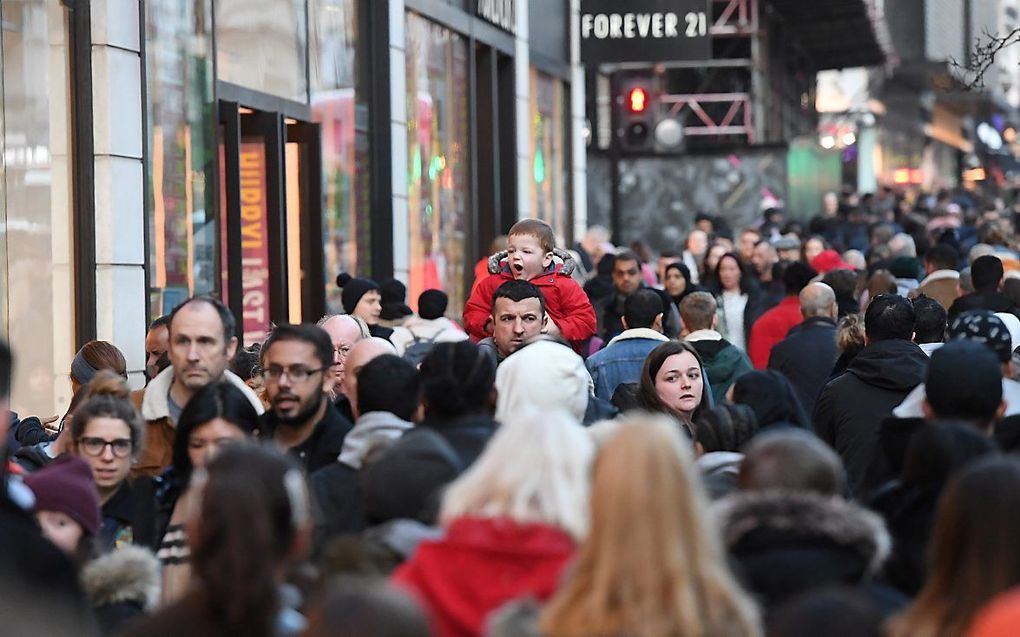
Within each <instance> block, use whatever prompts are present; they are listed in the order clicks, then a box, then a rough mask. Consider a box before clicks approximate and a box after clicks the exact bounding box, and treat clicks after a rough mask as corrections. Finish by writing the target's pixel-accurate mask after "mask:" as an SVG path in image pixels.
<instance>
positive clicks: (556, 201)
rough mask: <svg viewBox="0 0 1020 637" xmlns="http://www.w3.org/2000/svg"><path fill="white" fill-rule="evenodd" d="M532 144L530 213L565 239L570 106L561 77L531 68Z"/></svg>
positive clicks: (530, 120)
mask: <svg viewBox="0 0 1020 637" xmlns="http://www.w3.org/2000/svg"><path fill="white" fill-rule="evenodd" d="M529 75H530V90H529V95H530V96H531V97H530V99H531V109H530V116H529V124H530V127H531V130H530V133H529V139H530V146H531V165H530V173H531V175H530V176H531V179H530V180H529V183H530V185H531V186H530V189H529V190H530V193H529V197H530V199H529V201H530V202H531V213H532V215H533V216H535V217H538V218H539V219H541V220H543V221H545V222H546V223H548V224H549V225H550V226H552V229H553V231H555V232H556V237H557V238H558V239H559V240H561V241H564V242H566V241H567V239H569V237H568V234H570V230H571V228H570V219H569V215H568V210H569V202H568V194H569V190H568V184H569V170H570V167H569V165H568V162H567V130H568V126H569V117H570V106H569V102H568V97H567V90H566V88H565V87H564V84H563V82H562V81H561V80H559V79H557V78H555V77H553V76H552V75H548V74H546V73H542V72H541V71H538V70H536V69H535V68H532V69H531V71H530V74H529Z"/></svg>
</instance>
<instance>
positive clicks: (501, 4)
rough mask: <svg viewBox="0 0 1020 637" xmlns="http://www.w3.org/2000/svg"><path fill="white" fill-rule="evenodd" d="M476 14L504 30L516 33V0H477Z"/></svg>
mask: <svg viewBox="0 0 1020 637" xmlns="http://www.w3.org/2000/svg"><path fill="white" fill-rule="evenodd" d="M477 14H478V17H480V18H482V19H483V20H485V21H487V22H491V23H492V24H495V25H496V26H497V27H499V28H500V29H503V30H504V31H509V32H510V33H514V34H516V33H517V0H478V11H477Z"/></svg>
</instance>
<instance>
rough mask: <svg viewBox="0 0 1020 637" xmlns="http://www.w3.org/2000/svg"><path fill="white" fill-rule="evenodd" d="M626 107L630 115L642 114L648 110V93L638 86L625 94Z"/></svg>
mask: <svg viewBox="0 0 1020 637" xmlns="http://www.w3.org/2000/svg"><path fill="white" fill-rule="evenodd" d="M627 106H628V107H630V112H631V113H644V112H645V109H647V108H648V91H646V90H645V89H643V88H641V87H640V86H637V87H634V88H632V89H630V93H628V94H627Z"/></svg>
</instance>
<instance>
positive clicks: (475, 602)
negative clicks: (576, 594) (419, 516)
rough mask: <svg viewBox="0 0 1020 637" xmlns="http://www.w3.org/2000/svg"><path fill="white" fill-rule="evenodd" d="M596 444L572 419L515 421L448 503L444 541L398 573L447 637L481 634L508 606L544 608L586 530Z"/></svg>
mask: <svg viewBox="0 0 1020 637" xmlns="http://www.w3.org/2000/svg"><path fill="white" fill-rule="evenodd" d="M594 453H595V451H594V444H593V443H592V441H591V439H590V438H589V436H588V434H587V432H586V431H585V430H584V429H583V428H581V426H580V425H578V424H577V420H576V419H574V418H572V417H571V416H569V415H567V414H565V413H563V412H560V411H555V412H553V413H546V414H538V413H535V412H533V411H529V412H528V413H522V414H517V415H516V417H514V418H510V419H508V420H507V422H505V423H503V425H502V426H501V427H500V428H499V430H498V431H497V432H496V435H495V436H494V437H493V438H492V440H491V441H490V442H489V445H488V447H487V448H486V449H485V452H484V453H483V454H482V455H481V457H480V458H479V459H478V460H477V461H476V462H475V464H474V465H473V466H472V467H471V469H469V470H468V471H467V473H465V474H464V475H463V476H462V477H461V478H460V479H458V480H457V481H456V482H454V483H453V484H452V485H451V486H450V488H449V490H448V491H447V492H446V495H445V497H444V499H443V506H442V510H441V512H440V523H441V524H442V525H443V526H444V527H445V528H446V535H445V537H444V538H442V539H440V540H437V541H435V542H427V543H423V544H422V545H421V546H419V547H418V551H417V552H416V553H415V555H414V556H413V557H412V558H411V559H410V560H409V561H408V562H406V563H405V564H404V565H403V566H401V567H400V568H399V569H398V570H397V572H396V573H395V574H394V576H393V578H394V581H395V582H396V583H397V584H398V585H399V586H402V587H404V588H407V589H409V590H411V592H412V593H414V594H415V595H416V596H417V597H418V600H419V601H420V602H421V603H422V605H423V606H424V607H425V608H426V609H427V610H428V611H429V613H430V614H431V620H432V624H433V628H434V630H435V633H436V635H438V636H439V637H461V636H464V637H467V636H473V635H480V634H482V632H483V629H484V628H485V621H486V617H487V616H488V614H489V613H490V612H492V611H493V610H496V609H497V608H499V607H500V606H502V605H503V604H505V603H506V602H508V601H511V600H514V599H517V598H520V597H526V596H530V597H532V598H535V599H537V600H539V601H543V600H545V599H547V598H548V597H549V596H550V595H552V593H553V591H555V590H556V587H557V585H558V584H559V581H560V574H561V572H562V570H563V567H564V566H565V565H566V564H567V562H568V560H569V559H570V558H571V557H572V556H573V554H574V549H575V547H576V544H577V542H579V541H580V540H581V539H582V538H583V537H584V535H585V533H586V532H587V528H588V513H587V507H588V488H589V470H590V466H591V461H592V458H593V456H594Z"/></svg>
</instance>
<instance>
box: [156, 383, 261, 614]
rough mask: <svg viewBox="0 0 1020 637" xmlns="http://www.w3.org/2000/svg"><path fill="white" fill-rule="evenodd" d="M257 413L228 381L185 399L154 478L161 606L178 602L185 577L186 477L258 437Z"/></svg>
mask: <svg viewBox="0 0 1020 637" xmlns="http://www.w3.org/2000/svg"><path fill="white" fill-rule="evenodd" d="M259 435H260V429H259V415H258V413H256V412H255V408H254V407H252V404H251V402H250V401H249V400H248V398H247V397H246V396H245V395H244V394H243V393H242V392H241V390H240V389H238V388H237V387H234V385H232V384H231V383H229V382H225V381H224V382H219V383H212V384H210V385H206V386H205V387H203V388H202V389H200V390H198V392H197V393H195V395H194V396H193V397H192V398H191V400H190V401H188V405H187V406H186V407H185V408H184V411H182V412H181V417H180V420H178V422H177V437H176V438H175V439H174V448H173V465H172V467H171V468H170V469H169V470H167V472H166V473H164V474H163V475H162V476H161V477H160V478H159V486H158V487H157V491H156V509H157V513H156V532H157V537H159V538H161V540H160V544H159V549H158V552H157V556H158V557H159V559H160V561H161V562H162V564H163V570H162V576H163V592H162V600H163V604H167V603H170V602H173V601H176V600H177V599H180V598H181V596H182V595H183V593H185V592H187V585H188V582H189V580H190V577H191V555H190V552H189V551H188V544H187V537H186V535H185V532H184V522H185V520H187V516H188V514H189V511H191V510H192V508H193V502H192V501H191V500H192V499H191V498H190V497H189V496H187V495H185V494H186V493H187V488H188V483H189V482H190V481H191V475H192V473H194V471H195V470H197V469H203V468H205V466H206V465H207V464H208V463H209V461H210V460H211V459H212V458H213V457H214V456H215V455H217V454H218V453H219V452H220V451H222V450H223V449H225V448H227V447H231V446H234V445H237V444H240V443H242V442H244V441H246V440H249V439H251V438H252V437H255V436H259Z"/></svg>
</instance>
